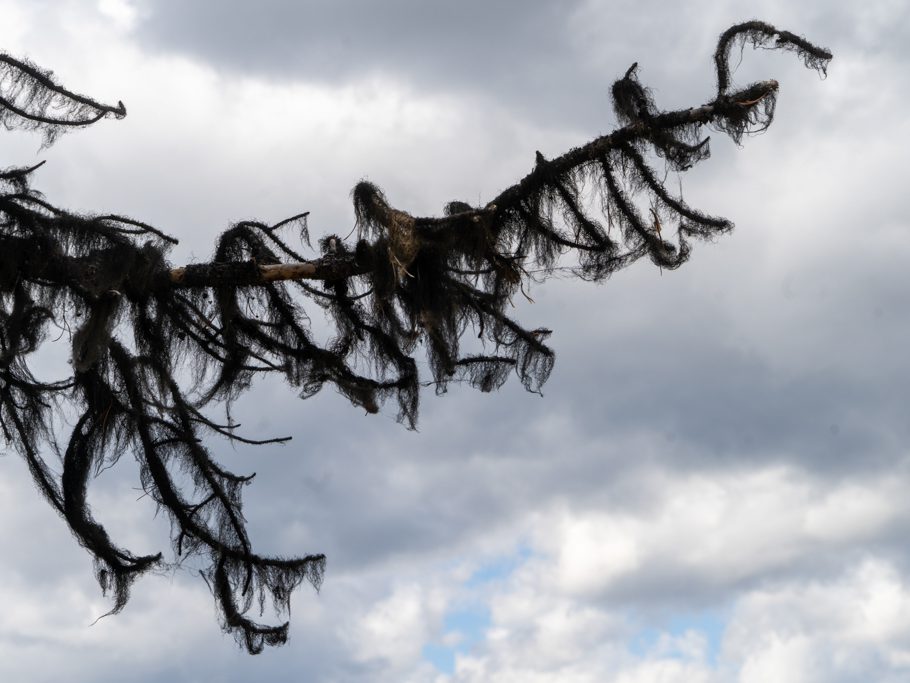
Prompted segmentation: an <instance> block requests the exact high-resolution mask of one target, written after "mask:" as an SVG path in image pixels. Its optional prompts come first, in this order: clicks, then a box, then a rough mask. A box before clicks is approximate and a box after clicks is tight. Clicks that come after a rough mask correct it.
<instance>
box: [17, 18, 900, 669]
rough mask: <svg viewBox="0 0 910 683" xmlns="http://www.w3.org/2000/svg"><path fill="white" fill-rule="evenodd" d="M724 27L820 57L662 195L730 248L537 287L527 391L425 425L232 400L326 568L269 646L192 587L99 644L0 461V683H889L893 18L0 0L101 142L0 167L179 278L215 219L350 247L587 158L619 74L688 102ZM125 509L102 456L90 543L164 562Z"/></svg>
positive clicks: (260, 520)
mask: <svg viewBox="0 0 910 683" xmlns="http://www.w3.org/2000/svg"><path fill="white" fill-rule="evenodd" d="M749 18H760V19H763V20H766V21H769V22H771V23H774V24H776V25H778V26H779V27H781V28H786V29H789V30H792V31H794V32H797V33H801V34H804V35H806V36H807V37H809V38H810V39H811V40H814V41H816V42H817V43H820V44H822V45H825V46H827V47H829V48H830V49H831V50H832V51H833V52H834V54H835V59H834V61H833V62H832V64H831V68H830V72H829V77H828V79H827V80H821V79H819V78H818V76H817V75H816V74H815V73H814V72H811V71H808V70H806V69H804V68H802V66H801V65H800V64H799V62H798V60H797V59H795V58H794V57H793V55H778V54H776V53H769V52H763V51H762V52H746V53H745V55H744V57H743V60H742V64H741V66H740V69H739V71H738V73H737V80H738V82H740V83H746V82H749V81H750V80H755V79H765V78H776V79H777V80H779V81H780V83H781V92H780V100H779V104H778V112H777V120H776V121H775V123H774V125H773V126H772V128H771V129H770V130H769V131H768V132H767V133H765V134H764V135H762V136H758V137H754V138H750V139H747V140H745V142H744V144H743V146H742V148H737V147H736V146H735V145H733V144H732V143H730V142H729V141H727V140H725V139H722V137H721V136H720V135H719V134H715V135H714V137H713V140H712V142H713V152H714V156H713V157H712V158H711V159H710V160H708V161H707V162H705V163H704V164H703V165H701V166H699V167H698V168H696V169H693V170H692V171H691V172H689V173H688V174H686V176H685V177H683V178H682V182H683V187H684V192H685V196H686V198H687V199H688V201H689V202H690V203H691V204H692V205H694V206H696V207H699V208H701V209H703V210H705V211H707V212H709V213H714V214H719V215H724V216H728V217H730V218H731V219H733V220H734V221H735V222H736V225H737V228H736V230H735V231H734V233H733V234H732V235H730V236H727V237H724V238H723V239H721V240H719V241H718V242H716V243H714V244H700V245H697V246H696V250H695V253H694V254H693V257H692V259H691V260H690V262H689V263H688V264H686V266H684V267H683V268H682V269H680V270H679V271H676V272H673V273H667V272H664V273H663V274H661V273H660V272H659V271H658V270H657V269H656V268H654V267H653V266H651V265H650V264H647V263H641V264H637V265H636V266H634V267H632V268H630V269H628V270H626V271H623V272H620V273H618V274H617V275H615V276H614V277H613V278H612V279H611V280H610V281H609V282H607V283H606V284H604V285H601V286H595V285H590V284H587V283H583V282H577V281H572V280H553V281H550V282H547V283H546V284H544V285H541V286H537V287H535V289H534V290H533V291H532V292H531V295H532V297H533V299H534V301H535V302H536V303H534V304H533V305H531V304H529V303H527V302H525V303H523V304H522V305H520V306H519V308H518V310H517V311H516V315H517V316H518V317H519V319H521V320H522V321H523V322H524V323H526V324H527V325H528V326H529V327H537V326H547V327H551V328H553V329H554V330H555V333H554V335H553V337H552V345H553V346H554V348H555V349H556V351H557V363H556V368H555V370H554V372H553V375H552V377H551V379H550V381H549V383H548V384H547V385H546V386H545V388H544V395H543V397H540V396H537V395H533V394H528V393H525V392H524V391H523V390H522V388H521V386H520V384H519V383H518V382H517V381H513V382H510V383H509V385H507V386H506V387H505V388H504V389H503V390H502V391H500V392H499V393H497V394H478V393H475V392H472V391H471V390H469V389H459V388H457V387H456V388H453V389H452V390H451V391H450V392H449V393H448V394H447V395H445V396H442V397H436V396H434V395H432V394H427V395H425V396H424V397H423V403H422V414H421V418H420V425H419V431H418V432H408V431H406V430H405V429H404V428H403V427H402V426H401V425H398V424H396V423H395V421H394V413H393V412H386V413H383V414H380V415H379V416H364V415H363V414H362V411H360V410H357V409H354V408H352V407H351V406H350V405H349V404H347V403H345V402H344V401H343V400H342V399H341V398H340V397H338V396H336V395H333V394H332V393H331V392H330V391H327V392H326V393H325V394H324V395H319V396H317V397H316V398H313V399H310V400H307V401H306V402H301V401H300V400H298V399H297V398H296V397H295V394H294V392H293V391H292V390H290V389H288V388H287V387H284V386H283V385H281V384H280V383H277V384H274V385H263V386H259V387H257V388H256V389H254V391H253V392H251V394H250V395H249V396H248V397H247V398H246V399H244V400H243V401H241V402H240V403H239V404H238V406H237V407H236V415H237V417H238V419H240V421H242V422H243V423H244V425H245V426H247V427H248V428H249V430H251V431H252V432H253V433H254V434H258V435H262V436H272V435H277V434H293V435H294V441H292V442H291V443H290V444H289V445H287V446H284V447H273V448H272V447H270V448H262V449H248V448H241V447H236V448H231V447H230V446H227V445H224V446H219V448H218V452H219V453H220V454H221V457H222V459H223V461H224V462H225V463H226V464H227V465H228V466H229V467H231V468H233V469H235V470H236V471H240V472H249V471H253V470H255V471H256V472H258V477H257V479H256V482H255V484H254V485H253V486H251V487H250V488H249V489H248V490H247V495H246V501H247V502H246V508H245V509H246V512H247V517H248V519H249V523H250V526H251V528H252V529H253V531H254V534H255V535H254V538H256V539H257V540H258V543H259V547H260V548H261V549H262V550H263V551H268V552H276V553H285V554H301V553H307V552H325V553H326V554H327V555H328V566H327V573H326V579H325V584H324V586H323V588H322V590H321V592H319V593H315V592H314V591H313V590H312V589H310V588H309V587H304V588H302V589H300V591H299V593H298V595H297V596H296V598H295V600H294V603H293V613H292V621H291V623H292V626H291V641H290V643H289V644H288V645H287V646H285V647H284V648H281V649H278V650H274V651H267V652H266V653H264V654H263V655H261V656H259V657H250V656H248V655H246V654H244V653H242V652H241V651H239V650H238V649H237V648H236V646H235V644H234V642H233V640H232V639H231V638H230V637H227V636H223V635H222V634H221V632H220V631H219V629H218V626H217V623H216V620H215V610H214V604H213V600H212V597H211V595H210V594H209V592H208V590H207V588H206V586H205V584H204V583H203V582H202V581H201V580H200V579H199V578H198V576H197V575H196V573H195V568H194V567H186V568H183V569H178V570H176V571H171V572H167V573H164V574H160V575H156V576H148V577H145V578H143V579H142V580H140V582H139V583H138V584H137V585H136V587H135V589H134V595H133V598H132V601H131V602H130V604H129V605H128V606H127V608H126V610H125V611H124V612H123V613H122V614H120V615H119V616H116V617H110V618H106V619H102V620H100V621H99V622H98V623H95V624H94V625H92V623H93V622H94V621H95V620H96V618H97V617H98V616H100V615H102V614H104V613H105V612H106V611H107V610H108V609H109V603H108V602H107V601H106V600H105V599H104V598H103V597H102V596H101V595H100V591H99V589H98V586H97V584H96V583H95V582H94V579H93V577H92V568H91V562H90V559H89V557H88V556H87V554H86V553H85V552H84V551H83V550H82V549H80V548H79V547H78V546H77V545H76V543H75V542H74V541H73V540H72V538H71V537H70V536H69V534H68V532H67V531H66V528H65V526H64V524H63V522H62V521H61V520H60V519H58V518H57V517H56V515H55V514H54V512H53V511H52V510H51V509H50V507H49V506H47V505H46V504H44V503H43V502H42V501H41V500H40V499H39V496H38V495H37V493H36V492H35V490H34V489H33V487H32V485H31V482H30V478H29V476H28V473H27V470H26V468H25V466H24V464H23V463H22V462H21V461H20V460H19V459H18V457H17V456H15V455H14V454H8V455H4V456H0V604H2V605H3V608H2V610H0V679H2V680H4V681H35V682H43V681H59V680H70V681H101V682H106V681H118V682H122V683H132V682H140V681H141V682H146V681H148V682H153V681H154V682H158V681H169V682H170V681H199V682H207V681H249V680H257V679H260V678H264V677H267V676H272V677H275V678H276V679H277V680H308V681H317V682H329V681H332V682H334V681H339V682H347V681H351V682H355V683H359V682H364V683H366V682H370V683H373V682H378V683H384V682H389V683H392V682H396V683H397V682H401V681H413V682H417V683H480V682H487V681H490V682H500V681H501V682H506V681H509V682H511V681H522V682H533V683H536V682H550V681H554V682H555V681H558V682H560V683H562V682H567V683H575V682H579V683H581V682H585V683H587V682H594V681H619V682H622V683H658V682H660V683H670V682H674V683H675V682H677V681H679V682H683V681H685V682H686V683H689V682H693V681H694V682H697V683H726V682H728V681H731V682H733V681H735V682H740V683H758V682H762V683H763V682H765V681H775V682H783V683H786V682H803V681H819V682H825V683H832V682H834V683H846V682H853V681H863V682H865V681H873V680H874V681H882V682H888V681H905V680H908V678H910V544H908V541H907V537H908V531H910V496H908V495H907V488H908V486H910V452H908V444H910V407H908V406H910V389H908V383H910V357H908V354H907V353H906V350H905V349H906V347H907V343H908V339H910V276H908V271H907V263H908V262H910V219H908V218H907V213H906V198H905V193H906V180H905V179H904V178H905V175H904V173H905V171H904V169H905V166H906V151H907V144H908V141H910V117H908V115H907V111H908V107H910V95H908V89H907V83H908V81H907V73H908V70H910V57H908V53H907V47H906V46H907V45H910V6H908V4H907V3H906V1H905V0H869V1H868V2H865V3H855V2H841V1H838V2H821V1H813V2H803V3H792V2H784V0H758V1H753V2H748V3H746V2H740V1H733V0H712V1H711V2H708V1H707V0H693V1H692V2H687V3H672V4H671V3H665V2H658V1H656V0H644V1H643V0H638V1H636V2H632V1H631V0H629V1H626V0H587V1H583V0H560V1H559V2H556V1H550V2H547V1H544V0H503V1H501V2H495V1H487V2H481V1H480V0H461V1H460V2H448V1H446V2H442V1H437V0H425V1H423V2H420V1H419V0H387V1H384V2H368V1H367V0H333V1H332V2H315V1H309V0H297V1H293V0H259V1H258V2H239V0H0V50H3V51H6V52H8V53H10V54H12V55H16V56H28V57H29V58H31V59H32V60H33V61H35V62H37V63H39V64H41V65H43V66H45V67H48V68H52V69H54V71H55V72H56V74H57V75H58V76H59V77H60V79H61V80H62V81H63V82H64V83H65V84H66V85H67V86H68V87H70V88H72V89H74V90H77V91H80V92H85V93H87V94H90V95H92V96H94V97H97V98H98V99H101V100H103V101H111V102H116V101H117V100H123V101H124V102H125V104H126V106H127V108H128V110H129V115H128V116H127V118H126V119H124V120H123V121H104V122H102V123H100V124H98V125H96V126H94V127H93V128H92V129H89V130H85V131H81V132H78V133H72V134H69V135H66V136H64V137H63V138H61V140H60V141H58V143H57V144H56V145H54V146H53V147H52V148H50V149H41V148H40V147H41V140H40V138H39V137H35V136H31V135H27V134H23V133H10V132H6V131H0V132H2V134H3V137H2V141H3V142H2V144H3V147H2V150H3V158H2V161H0V166H2V167H6V166H11V165H26V164H31V163H34V162H35V161H37V160H40V159H47V160H48V164H47V165H46V166H45V167H44V168H42V169H41V171H40V174H39V175H38V176H37V178H36V186H37V187H38V188H39V189H41V190H42V191H44V192H45V194H46V195H47V197H48V198H49V199H50V200H52V201H53V202H54V203H56V204H58V205H60V206H65V207H70V208H73V209H79V210H86V211H89V210H91V211H98V212H104V213H109V212H117V213H122V214H126V215H130V216H133V217H136V218H139V219H141V220H144V221H146V222H149V223H152V224H155V225H157V226H158V227H160V228H162V229H164V230H165V231H167V232H169V233H171V234H173V235H175V236H177V237H179V238H180V240H181V244H180V246H178V247H177V248H176V249H175V250H174V251H173V252H172V254H171V256H172V260H173V261H174V262H175V263H184V262H189V261H192V260H203V259H205V258H207V256H208V254H209V252H210V251H211V248H212V244H213V240H214V238H215V236H216V235H217V234H218V233H219V232H220V231H221V230H223V229H224V228H226V227H227V226H228V225H230V224H231V223H232V222H234V221H237V220H241V219H247V218H258V219H261V220H263V221H266V222H274V221H277V220H279V219H281V218H284V217H286V216H288V215H291V214H294V213H297V212H299V211H303V210H309V211H310V212H311V213H310V228H311V231H312V232H313V234H314V235H315V236H318V235H321V234H326V233H330V232H334V233H340V234H346V233H347V232H348V231H349V230H350V229H351V227H352V225H353V212H352V210H351V207H350V199H349V193H350V189H351V187H352V186H353V185H354V184H355V183H356V182H357V181H358V180H360V179H361V178H367V179H369V180H371V181H373V182H375V183H377V184H379V185H380V186H381V187H382V188H383V189H384V190H385V192H386V194H387V195H388V197H389V198H390V200H391V201H392V202H393V203H394V204H395V205H396V206H398V207H401V208H403V209H407V210H409V211H411V212H412V213H416V214H438V213H439V212H440V211H441V209H442V206H443V205H444V204H445V203H446V202H448V201H450V200H453V199H463V200H466V201H470V202H472V203H476V202H483V201H487V200H489V199H490V198H492V197H493V196H495V195H496V194H497V193H498V192H499V191H500V190H501V189H502V188H504V187H506V186H508V185H510V184H511V183H512V182H514V181H515V180H517V179H518V178H520V177H521V176H522V175H524V174H525V173H526V172H527V171H528V170H529V169H530V167H531V166H532V164H533V158H534V156H533V155H534V151H535V150H541V151H542V152H543V153H544V155H546V156H548V157H549V156H555V155H557V154H559V153H561V152H562V151H565V150H567V149H568V148H570V147H572V146H575V145H579V144H582V143H584V142H585V141H587V140H589V139H591V138H593V137H595V136H597V135H600V134H604V133H607V132H609V131H610V130H611V129H612V128H613V127H614V125H615V121H614V117H613V115H612V112H611V110H610V106H609V100H608V97H607V93H608V91H609V86H610V84H611V83H612V81H613V80H614V79H615V78H617V77H618V76H620V75H621V74H622V73H623V72H624V71H625V70H626V69H627V68H628V66H629V65H630V64H631V63H632V62H635V61H637V62H638V63H639V65H640V76H641V78H642V80H643V81H645V82H646V83H647V84H649V85H650V86H652V87H653V89H654V93H655V96H656V98H657V101H658V103H659V104H660V105H661V106H664V107H667V108H675V107H682V106H692V105H697V104H700V103H702V102H704V101H707V100H709V99H710V98H711V94H712V89H713V87H714V83H713V75H712V67H711V61H710V57H711V54H712V53H713V50H714V45H715V41H716V36H717V34H719V33H720V32H721V31H722V30H723V29H724V28H726V27H727V26H729V25H730V24H732V23H735V22H738V21H742V20H744V19H749ZM672 182H673V183H675V182H676V180H675V178H674V179H672ZM316 318H317V319H315V320H314V324H315V325H317V326H318V325H320V324H321V323H320V320H319V319H318V316H316ZM50 353H51V355H53V353H54V352H53V351H51V352H50ZM390 410H391V409H390ZM136 487H138V475H137V472H136V470H135V468H134V467H130V462H129V459H128V458H124V459H123V460H122V462H121V465H120V466H119V467H118V469H117V470H116V471H113V472H110V473H106V474H105V475H103V477H102V478H101V479H100V480H99V481H98V482H97V487H96V490H95V491H94V493H93V494H92V495H93V498H92V503H93V506H94V508H95V512H96V516H97V517H98V518H99V519H101V520H102V521H103V522H104V523H105V524H106V525H107V526H108V528H109V530H110V531H111V533H112V535H113V536H114V537H115V538H116V539H118V540H119V541H120V542H122V543H123V544H124V545H126V546H127V547H129V548H131V549H133V550H135V551H137V552H142V553H146V552H155V551H157V550H159V549H166V548H167V547H168V528H167V523H166V522H165V521H164V520H162V519H160V518H155V514H154V513H155V510H154V507H153V506H152V505H151V504H149V502H148V500H147V499H146V500H137V498H139V497H140V495H139V493H138V492H137V490H136Z"/></svg>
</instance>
